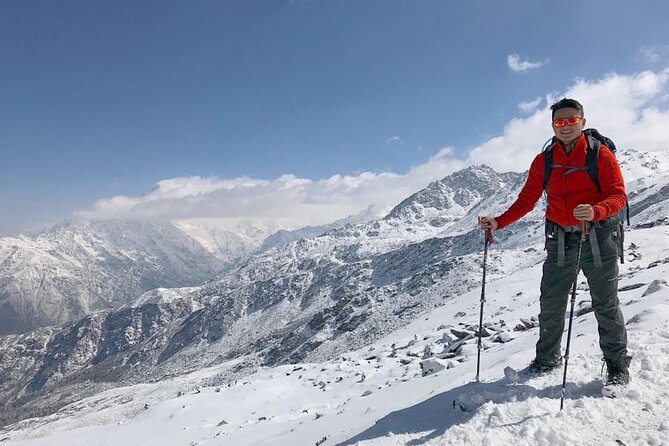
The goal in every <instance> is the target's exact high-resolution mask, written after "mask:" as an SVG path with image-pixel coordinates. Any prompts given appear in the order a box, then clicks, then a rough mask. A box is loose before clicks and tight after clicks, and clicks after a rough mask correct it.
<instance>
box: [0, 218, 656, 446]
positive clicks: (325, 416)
mask: <svg viewBox="0 0 669 446" xmlns="http://www.w3.org/2000/svg"><path fill="white" fill-rule="evenodd" d="M626 235H627V244H628V245H629V244H633V245H632V247H631V248H630V249H628V251H627V261H626V263H625V264H624V265H622V266H621V274H620V282H619V288H620V290H621V291H620V293H619V297H620V301H621V306H622V309H623V313H624V314H625V317H626V320H627V328H628V336H629V349H630V353H631V354H632V355H633V356H634V360H633V362H632V365H631V372H632V383H631V385H630V386H629V389H628V391H627V392H626V394H625V395H624V396H622V397H621V398H618V399H608V398H604V397H602V396H601V390H602V386H603V379H604V375H603V374H602V371H601V370H602V362H601V352H600V350H599V347H598V336H597V324H596V321H595V318H594V315H593V313H591V312H590V313H587V314H584V315H582V316H578V317H575V320H574V333H573V337H572V354H571V358H570V360H569V369H568V385H567V389H566V395H567V397H566V400H565V408H564V410H563V411H560V410H559V408H560V390H561V384H562V371H556V372H553V373H551V374H548V375H545V376H541V377H535V378H532V379H529V380H525V381H521V382H517V383H512V382H510V381H509V380H507V379H505V378H504V371H503V370H504V368H505V367H506V366H511V367H514V368H521V367H524V366H525V365H527V363H529V361H530V360H531V359H532V358H533V354H534V343H535V342H536V339H537V328H533V329H529V330H527V331H514V327H515V326H516V324H518V323H519V322H520V318H524V319H529V318H530V317H532V316H536V314H537V312H538V285H539V277H540V273H541V264H536V265H534V266H532V267H530V268H528V269H524V270H520V271H518V272H516V273H514V274H512V275H509V276H508V277H503V278H498V279H496V280H491V281H490V282H489V283H488V284H487V300H486V302H485V321H486V322H490V323H493V324H495V325H496V327H497V329H498V330H500V329H501V333H503V335H502V336H500V337H502V338H503V339H504V340H505V341H507V342H505V343H498V342H492V341H491V338H487V339H485V340H484V344H485V347H486V349H485V350H484V351H483V352H482V370H481V376H480V378H481V382H478V383H477V382H474V377H475V375H476V354H477V349H476V345H475V342H474V340H473V339H470V340H469V341H468V342H466V343H465V345H464V346H463V347H462V351H461V353H460V354H459V355H457V356H455V357H453V358H448V359H440V360H439V361H438V362H439V363H440V364H442V365H444V366H446V367H447V368H444V369H443V370H440V371H438V372H436V373H431V374H428V375H426V376H423V373H422V371H421V366H420V363H421V361H423V360H424V359H423V358H431V359H430V360H431V361H432V363H435V362H437V361H435V358H436V357H438V356H440V353H441V352H442V350H443V349H444V348H445V346H449V345H450V346H452V345H453V341H454V337H453V336H452V335H451V328H460V329H461V328H463V327H464V326H466V325H472V324H476V323H477V322H478V313H479V308H480V290H478V289H476V290H472V291H471V292H469V293H467V294H464V295H461V296H459V297H457V298H455V299H454V300H452V301H450V302H448V303H447V304H446V305H444V306H443V307H440V308H437V309H435V310H434V311H432V312H431V313H429V314H425V315H424V316H423V317H421V318H419V319H418V320H416V321H414V322H413V323H411V324H410V325H408V326H406V327H404V328H402V329H401V330H399V331H397V332H395V333H393V334H391V335H389V336H387V337H385V338H384V339H382V340H380V341H378V342H376V343H375V344H373V345H370V346H368V347H365V348H364V349H362V350H358V351H355V352H351V353H350V354H347V355H345V356H343V357H340V358H338V359H337V360H334V361H330V362H324V363H318V364H314V363H310V364H298V365H290V366H281V367H276V368H271V369H263V370H261V371H259V372H258V373H256V374H254V375H252V376H250V377H246V378H245V379H244V380H243V381H238V382H236V383H233V384H231V385H230V386H226V387H222V388H218V387H208V386H207V385H206V382H207V379H208V378H210V377H212V376H216V375H219V374H221V373H226V371H232V370H234V366H235V363H227V364H223V365H220V366H217V367H214V368H210V369H204V370H201V371H198V372H196V373H193V374H191V375H188V376H182V377H179V378H175V379H173V380H170V381H163V382H159V383H154V384H143V385H137V386H132V387H126V388H120V389H114V390H110V391H108V392H105V393H101V394H98V395H95V396H93V397H90V398H87V399H85V400H82V401H80V402H78V403H75V404H72V405H70V406H67V407H66V408H64V409H62V410H61V411H59V412H58V413H56V414H54V415H51V416H48V417H45V418H41V419H32V420H25V421H23V422H21V423H18V424H17V425H14V426H9V427H8V428H6V429H5V430H3V431H0V442H1V443H3V445H4V444H6V445H8V446H47V445H48V446H59V445H62V446H79V445H81V446H84V445H85V446H89V445H100V446H103V445H109V446H111V445H114V446H117V445H124V446H132V445H138V446H139V445H141V446H150V445H156V446H158V445H160V446H171V445H174V446H189V445H203V446H204V445H234V446H245V445H249V446H250V445H277V446H281V445H286V446H288V445H290V446H293V445H298V446H302V445H318V446H334V445H339V446H345V445H351V446H352V445H359V446H372V445H375V446H376V445H509V444H513V445H515V446H523V445H551V446H554V445H616V444H618V445H621V444H624V445H628V446H632V445H635V446H636V445H656V446H659V445H669V417H668V416H667V414H668V413H669V389H668V388H667V383H669V287H667V282H666V281H667V276H668V275H669V237H668V236H669V227H668V226H660V227H654V228H649V229H638V230H634V231H629V232H628V233H627V234H626ZM504 257H506V256H504ZM580 280H581V281H582V283H581V284H580V285H579V296H578V297H577V301H578V302H579V303H580V302H582V301H587V300H588V299H589V296H588V293H587V291H585V290H586V286H585V282H584V278H583V276H582V275H581V276H580ZM502 321H504V322H502ZM459 324H463V325H459ZM565 336H566V334H565ZM509 339H510V340H509ZM442 356H443V355H442ZM604 373H605V372H604Z"/></svg>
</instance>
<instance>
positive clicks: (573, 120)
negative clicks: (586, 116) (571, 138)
mask: <svg viewBox="0 0 669 446" xmlns="http://www.w3.org/2000/svg"><path fill="white" fill-rule="evenodd" d="M582 120H583V118H582V117H580V116H570V117H568V118H558V119H554V120H553V125H554V126H555V127H564V126H565V125H576V124H578V123H580V122H581V121H582Z"/></svg>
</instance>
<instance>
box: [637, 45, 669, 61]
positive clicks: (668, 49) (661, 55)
mask: <svg viewBox="0 0 669 446" xmlns="http://www.w3.org/2000/svg"><path fill="white" fill-rule="evenodd" d="M667 55H669V46H659V47H641V48H640V49H639V56H640V57H641V60H643V61H645V62H650V63H658V62H660V61H662V59H666V57H667Z"/></svg>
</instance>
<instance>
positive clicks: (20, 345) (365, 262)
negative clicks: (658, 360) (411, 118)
mask: <svg viewBox="0 0 669 446" xmlns="http://www.w3.org/2000/svg"><path fill="white" fill-rule="evenodd" d="M618 156H619V158H620V162H621V165H622V166H623V169H624V171H625V173H626V175H628V179H629V181H628V193H629V197H630V202H631V204H632V215H633V224H634V225H658V224H668V223H669V221H668V219H667V217H666V216H667V215H669V201H668V200H667V198H669V155H668V154H667V153H659V154H656V153H641V152H637V151H625V152H621V153H620V154H619V155H618ZM524 177H525V175H524V174H520V173H498V172H495V171H494V170H493V169H491V168H489V167H486V166H472V167H469V168H467V169H464V170H462V171H459V172H456V173H454V174H452V175H450V176H448V177H446V178H444V179H443V180H441V181H437V182H434V183H432V184H430V185H429V186H427V187H426V188H425V189H423V190H421V191H419V192H417V193H416V194H414V195H412V196H411V197H408V198H407V199H406V200H404V201H403V202H401V203H400V204H398V205H397V206H396V207H395V208H394V209H392V210H391V211H390V212H389V213H388V214H387V215H386V216H385V217H383V218H380V219H375V220H372V221H367V222H363V223H347V224H344V225H343V226H338V227H334V228H332V229H330V230H327V232H324V233H321V234H318V235H316V236H311V237H307V238H300V239H297V240H293V241H289V239H290V237H283V236H282V235H276V236H275V238H279V239H281V242H288V243H275V242H273V241H269V242H266V243H265V244H262V245H261V248H260V249H259V250H258V251H257V252H256V253H255V254H253V255H250V256H249V257H247V258H246V259H245V260H243V262H242V263H241V264H239V265H238V266H236V267H234V268H229V269H223V270H222V271H220V273H219V274H215V271H214V270H215V269H216V267H218V266H219V265H221V264H220V263H216V261H215V259H217V258H216V257H215V256H214V255H213V254H212V253H211V251H207V250H205V249H204V248H202V245H201V244H198V243H196V242H195V241H194V239H192V238H185V239H183V238H180V237H179V236H178V235H177V233H179V234H181V235H182V236H183V237H186V236H185V235H184V233H183V232H182V231H179V230H177V229H176V228H174V227H171V228H172V229H171V230H170V229H167V228H164V229H161V231H163V232H162V234H163V235H164V236H165V238H167V239H170V240H171V241H169V242H168V240H164V239H162V238H156V236H151V237H148V236H147V235H146V234H147V232H148V231H147V230H146V228H144V227H143V228H144V229H142V230H139V229H136V230H135V231H136V232H137V234H138V235H131V236H129V237H130V239H131V240H132V241H127V240H126V238H127V237H128V235H126V237H125V238H124V237H123V234H125V231H115V230H112V229H111V228H110V227H109V226H105V228H107V229H104V230H103V229H92V228H97V226H96V225H95V224H87V225H88V226H86V227H87V228H89V229H88V231H90V232H92V231H96V232H95V233H96V234H97V235H96V236H95V237H96V240H98V241H104V242H105V243H109V245H108V247H107V248H106V249H105V251H104V252H103V251H101V250H100V248H99V247H97V246H99V243H96V244H94V243H93V242H92V241H91V240H92V236H83V235H81V233H80V232H77V231H75V230H74V229H72V227H70V226H68V227H67V228H63V229H62V230H60V232H59V230H58V229H55V230H54V232H53V233H54V237H53V238H52V239H48V240H49V243H50V244H53V245H47V244H46V242H44V243H45V246H50V248H49V249H50V250H51V251H53V250H55V249H58V250H60V251H64V252H66V253H68V255H67V257H66V256H65V254H59V256H60V257H57V259H58V260H59V261H62V260H63V258H64V257H65V259H66V260H67V261H68V262H69V264H72V265H75V264H76V259H79V258H86V259H103V260H104V261H105V262H112V263H113V262H115V261H121V260H122V261H123V262H125V263H123V265H125V266H124V267H121V268H120V269H119V271H128V272H133V273H136V274H139V273H137V272H138V271H140V270H141V271H144V269H141V268H139V267H138V266H137V265H141V266H142V267H143V266H146V265H154V266H155V265H163V264H167V265H172V266H171V269H170V270H169V271H170V274H172V276H173V279H175V281H176V279H177V277H176V276H177V273H178V274H179V278H180V279H181V278H186V277H188V276H189V274H190V278H192V279H194V280H192V281H190V282H187V281H186V280H185V279H184V280H182V281H181V282H180V283H179V284H175V285H160V286H161V287H163V288H161V289H155V290H152V291H149V292H148V293H146V294H143V295H142V296H141V297H139V298H137V296H139V295H140V294H141V293H140V292H137V293H136V294H135V295H134V298H133V297H129V296H130V295H131V294H132V293H129V294H127V295H124V297H123V300H124V303H125V305H123V306H121V307H120V308H117V309H108V310H105V311H100V312H94V313H92V314H89V315H86V316H85V317H83V318H81V319H80V320H78V321H76V322H73V323H70V324H68V325H66V326H64V327H62V328H57V327H52V328H42V329H38V330H36V331H33V332H30V333H24V334H20V335H10V336H4V337H0V405H2V407H3V410H2V411H0V412H2V414H3V418H2V419H1V420H0V422H2V423H7V422H10V421H12V420H18V419H22V418H25V417H27V416H31V415H36V414H43V413H48V412H51V411H53V410H55V409H57V408H59V407H62V406H63V405H65V404H67V403H68V402H71V401H75V400H77V399H79V398H81V397H82V396H83V395H90V394H92V393H95V392H98V391H100V390H103V389H105V388H109V387H114V386H117V385H120V384H124V383H134V382H144V381H147V380H160V379H164V378H166V377H169V376H175V375H180V374H183V373H186V372H189V371H193V370H197V369H199V368H202V367H206V366H208V365H213V364H217V363H220V362H221V361H225V360H229V359H233V358H235V359H237V360H238V361H239V362H238V365H237V367H236V370H235V371H236V373H237V375H236V376H238V375H239V374H243V373H244V372H249V371H252V370H254V369H255V368H257V367H258V366H262V365H266V366H271V365H277V364H284V363H299V362H303V361H316V360H322V359H327V358H331V357H333V356H335V355H338V354H341V353H343V352H346V351H349V350H351V349H355V348H359V347H361V346H363V345H366V344H367V343H369V342H371V341H373V340H375V339H378V338H379V337H380V336H382V335H384V334H387V333H388V332H391V331H393V330H396V329H398V328H399V327H401V326H403V325H405V324H407V323H408V322H409V321H411V320H412V319H414V318H416V317H418V316H420V315H421V314H424V313H425V312H426V311H428V310H429V309H431V308H433V307H435V306H439V305H442V304H443V303H444V302H446V301H448V300H449V299H450V298H451V297H452V296H455V295H459V294H461V293H462V292H464V291H466V290H468V289H470V288H472V287H474V286H477V285H479V284H480V261H481V256H480V252H481V248H482V243H483V241H482V239H481V233H480V231H479V230H478V229H477V228H476V223H475V222H476V217H477V215H481V214H490V215H495V214H497V213H498V212H500V211H501V210H503V209H504V208H506V207H507V206H508V205H509V204H510V203H511V202H512V201H513V200H514V199H515V197H516V196H517V194H518V191H519V190H520V188H521V187H522V184H523V182H524ZM128 225H129V226H128V227H127V228H126V230H127V231H129V232H130V231H131V229H132V228H133V226H132V225H131V224H128ZM158 227H159V226H156V230H158V229H157V228H158ZM172 230H173V231H175V232H174V233H173V232H170V231H172ZM152 231H153V229H152ZM317 232H318V231H317ZM151 233H153V232H151ZM305 233H306V234H308V233H309V231H308V230H307V231H305V232H303V233H302V235H304V234H305ZM110 234H114V236H112V235H110ZM495 236H496V245H495V247H496V249H495V250H493V251H492V252H491V259H490V263H489V271H490V274H492V275H501V274H509V273H511V272H514V271H517V270H520V269H523V268H526V267H528V266H531V265H535V264H536V263H538V262H540V261H541V259H542V258H543V253H542V252H541V251H540V250H538V249H536V248H535V247H534V246H537V244H538V242H540V241H541V240H542V238H543V209H542V206H537V208H536V209H535V210H534V211H532V212H531V213H530V214H529V215H528V216H526V217H525V218H524V219H523V220H522V221H520V222H517V223H516V224H514V225H511V226H510V227H509V228H506V229H504V230H502V231H499V232H497V233H496V234H495ZM40 237H46V236H44V235H43V236H40ZM282 237H283V238H282ZM291 237H292V236H291ZM82 239H83V240H86V242H82V241H81V240H82ZM4 240H6V239H3V245H0V246H3V248H0V252H2V253H3V254H2V258H11V256H6V255H5V254H4V253H5V252H6V250H7V249H8V248H6V247H5V244H6V243H7V242H6V241H4ZM18 240H20V241H22V242H23V243H24V244H25V246H21V249H20V250H19V252H26V250H27V247H31V246H32V245H31V243H37V242H35V241H33V240H28V239H18ZM59 241H60V243H62V245H61V246H63V249H61V248H55V246H57V243H59ZM112 241H113V242H114V243H112ZM116 242H118V243H120V244H121V246H117V245H116V244H115V243H116ZM94 246H95V247H94ZM65 247H66V248H67V249H64V248H65ZM500 248H507V249H506V250H504V251H498V250H499V249H500ZM33 249H36V248H33ZM184 250H186V251H187V252H189V253H192V254H188V255H185V254H184V253H183V251H184ZM51 251H49V250H45V249H42V250H41V251H39V253H40V255H39V256H37V254H35V255H34V256H35V257H34V258H39V259H40V260H41V259H42V258H43V256H46V254H43V253H44V252H51ZM71 252H73V254H69V253H71ZM140 252H141V253H142V255H140ZM107 253H110V254H107ZM509 253H511V254H509ZM75 254H76V255H75ZM54 256H55V254H54ZM82 256H83V257H82ZM156 258H159V259H169V260H164V262H163V261H157V260H155V259H156ZM174 258H176V259H179V261H176V260H174ZM106 259H109V260H106ZM119 259H120V260H119ZM127 259H132V262H130V261H129V260H127ZM198 259H202V260H201V261H203V262H204V261H205V260H206V261H209V262H210V263H209V264H208V265H211V267H210V268H209V269H207V270H206V271H205V272H203V273H201V274H199V275H197V276H196V275H195V272H193V271H191V270H189V269H188V268H187V266H188V265H190V266H191V267H194V266H193V265H194V264H193V263H192V262H196V261H200V260H198ZM103 260H98V262H103ZM218 261H219V262H220V259H218ZM34 264H35V262H32V263H31V262H23V263H21V262H17V261H13V262H10V263H9V265H13V269H8V270H7V271H20V272H22V275H20V276H19V277H26V275H28V272H33V273H34V271H37V270H38V268H37V267H33V269H30V268H29V267H28V266H23V267H21V268H19V267H17V266H16V265H34ZM54 264H55V263H54ZM79 264H80V265H85V264H86V263H84V262H82V261H80V260H79ZM94 264H95V265H97V263H95V262H94ZM103 264H106V263H103ZM4 265H5V263H3V268H5V266H4ZM58 265H59V266H60V263H58ZM52 268H53V269H52V271H53V273H59V275H56V276H55V277H72V276H67V275H66V274H65V273H63V272H61V271H62V270H61V269H60V268H59V267H56V266H52ZM72 268H74V267H72ZM92 270H93V271H95V272H96V275H95V277H96V278H97V280H99V282H96V281H93V282H92V283H95V284H99V286H103V285H102V284H106V282H105V280H106V278H107V276H104V275H102V273H99V274H97V273H98V271H99V270H96V269H94V268H92ZM4 271H5V270H4V269H3V272H4ZM24 271H28V272H24ZM151 271H152V273H153V274H154V275H147V276H146V277H147V278H146V279H143V280H146V281H149V282H151V281H152V282H151V283H157V281H158V280H157V279H156V277H160V278H161V280H162V278H163V276H164V275H166V274H168V273H167V272H166V270H165V269H163V268H157V267H156V268H154V269H153V270H151ZM71 274H74V273H71ZM2 277H5V275H4V274H3V275H2ZM7 277H9V276H7ZM29 277H32V276H29ZM42 277H44V280H45V281H47V282H48V283H53V282H56V280H55V279H53V278H52V277H54V274H51V273H50V274H49V275H44V274H43V275H42ZM142 277H145V276H142V275H137V276H135V275H132V274H129V275H127V276H123V277H120V276H119V277H118V279H117V276H111V279H114V280H115V282H114V283H117V284H118V283H123V281H124V280H131V281H135V282H133V283H138V282H139V283H141V282H142ZM195 277H197V280H195ZM198 280H199V281H200V282H199V283H198V282H197V281H198ZM205 280H206V283H205ZM15 283H16V279H15ZM31 283H37V281H35V282H31ZM3 284H4V282H3ZM192 285H200V286H192ZM50 286H51V287H52V288H53V285H50ZM117 286H120V285H117ZM169 286H176V287H181V288H172V289H166V288H165V287H169ZM185 286H188V287H186V288H184V287H185ZM3 289H4V288H3ZM37 289H39V287H38V288H37ZM103 289H104V290H107V289H108V288H103ZM92 290H94V288H92ZM33 291H34V289H33ZM38 295H41V294H38ZM107 295H108V294H107ZM91 299H92V298H91ZM105 302H106V301H105ZM117 302H118V301H117ZM5 305H7V304H5ZM98 305H100V307H101V308H105V307H104V303H100V304H98ZM90 308H91V309H93V308H92V307H90ZM77 311H81V312H82V313H84V311H83V310H81V309H77ZM219 378H220V382H225V381H226V379H228V378H229V377H227V376H221V377H219Z"/></svg>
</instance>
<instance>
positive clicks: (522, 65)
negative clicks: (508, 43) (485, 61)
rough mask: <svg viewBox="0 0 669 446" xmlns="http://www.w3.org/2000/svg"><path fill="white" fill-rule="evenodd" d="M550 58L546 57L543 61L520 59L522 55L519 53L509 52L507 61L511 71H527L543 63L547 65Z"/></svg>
mask: <svg viewBox="0 0 669 446" xmlns="http://www.w3.org/2000/svg"><path fill="white" fill-rule="evenodd" d="M548 61H549V59H546V60H545V61H543V62H530V61H527V60H520V56H519V55H518V54H509V55H508V56H507V58H506V63H507V64H508V65H509V68H511V71H516V72H518V71H527V70H534V69H536V68H539V67H541V66H542V65H545V64H546V63H548Z"/></svg>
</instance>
